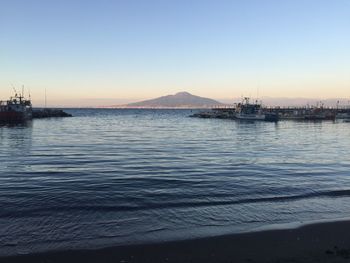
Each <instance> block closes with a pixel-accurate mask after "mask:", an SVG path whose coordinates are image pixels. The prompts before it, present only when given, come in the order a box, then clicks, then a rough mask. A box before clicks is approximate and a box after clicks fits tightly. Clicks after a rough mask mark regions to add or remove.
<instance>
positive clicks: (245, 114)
mask: <svg viewBox="0 0 350 263" xmlns="http://www.w3.org/2000/svg"><path fill="white" fill-rule="evenodd" d="M235 118H236V119H238V120H250V121H278V115H277V114H276V113H274V112H268V111H267V110H264V109H263V108H262V106H261V104H260V103H258V101H255V103H250V102H249V98H248V97H245V98H244V99H243V101H242V102H241V103H238V104H237V105H236V110H235Z"/></svg>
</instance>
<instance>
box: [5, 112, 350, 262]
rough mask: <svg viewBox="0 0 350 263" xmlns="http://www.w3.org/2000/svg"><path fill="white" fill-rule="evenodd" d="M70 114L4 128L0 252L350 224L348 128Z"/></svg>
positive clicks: (181, 115)
mask: <svg viewBox="0 0 350 263" xmlns="http://www.w3.org/2000/svg"><path fill="white" fill-rule="evenodd" d="M69 112H70V113H72V114H73V115H75V117H73V118H65V119H45V120H34V121H33V122H32V123H31V124H29V125H28V126H16V127H0V207H1V209H0V255H9V254H22V253H31V252H37V251H44V250H56V249H66V248H70V249H72V248H73V249H74V248H96V247H103V246H111V245H120V244H129V243H143V242H154V241H162V240H174V239H187V238H194V237H203V236H211V235H220V234H226V233H236V232H242V231H253V230H256V229H261V228H267V227H270V226H271V225H280V224H287V223H303V222H309V221H315V220H334V219H337V218H344V217H350V123H342V122H335V123H333V122H292V121H281V122H279V123H277V124H275V123H264V122H235V121H232V120H217V119H196V118H188V117H187V116H188V115H189V114H191V111H188V110H187V111H186V110H102V109H101V110H90V109H83V110H69Z"/></svg>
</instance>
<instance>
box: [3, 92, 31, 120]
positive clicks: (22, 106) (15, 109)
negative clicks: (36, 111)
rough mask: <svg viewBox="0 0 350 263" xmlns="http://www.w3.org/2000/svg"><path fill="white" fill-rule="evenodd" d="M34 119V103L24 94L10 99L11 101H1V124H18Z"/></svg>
mask: <svg viewBox="0 0 350 263" xmlns="http://www.w3.org/2000/svg"><path fill="white" fill-rule="evenodd" d="M31 119H32V102H31V100H30V99H26V98H25V97H24V95H23V94H20V95H18V94H17V93H15V96H13V97H10V99H9V100H6V101H0V122H1V123H16V122H25V121H27V120H31Z"/></svg>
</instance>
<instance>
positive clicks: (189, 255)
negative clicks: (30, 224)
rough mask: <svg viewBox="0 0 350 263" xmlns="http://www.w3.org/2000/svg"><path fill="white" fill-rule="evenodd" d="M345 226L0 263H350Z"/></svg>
mask: <svg viewBox="0 0 350 263" xmlns="http://www.w3.org/2000/svg"><path fill="white" fill-rule="evenodd" d="M349 233H350V221H339V222H329V223H317V224H311V225H305V226H302V227H299V228H296V229H284V230H268V231H261V232H254V233H243V234H234V235H226V236H220V237H210V238H202V239H194V240H184V241H176V242H164V243H155V244H146V245H131V246H119V247H110V248H104V249H98V250H76V251H69V250H68V251H55V252H46V253H40V254H30V255H20V256H12V257H6V258H0V262H4V263H7V262H8V263H10V262H13V263H16V262H124V263H127V262H130V263H131V262H135V263H137V262H148V263H151V262H152V263H157V262H183V263H184V262H349V261H350V234H349Z"/></svg>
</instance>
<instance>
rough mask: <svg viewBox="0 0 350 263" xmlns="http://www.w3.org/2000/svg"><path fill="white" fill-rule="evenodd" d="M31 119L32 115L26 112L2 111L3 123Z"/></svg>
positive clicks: (0, 115) (1, 120)
mask: <svg viewBox="0 0 350 263" xmlns="http://www.w3.org/2000/svg"><path fill="white" fill-rule="evenodd" d="M30 119H31V115H30V114H27V113H25V112H17V111H3V112H0V122H1V123H17V122H24V121H27V120H30Z"/></svg>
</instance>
